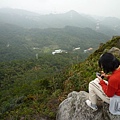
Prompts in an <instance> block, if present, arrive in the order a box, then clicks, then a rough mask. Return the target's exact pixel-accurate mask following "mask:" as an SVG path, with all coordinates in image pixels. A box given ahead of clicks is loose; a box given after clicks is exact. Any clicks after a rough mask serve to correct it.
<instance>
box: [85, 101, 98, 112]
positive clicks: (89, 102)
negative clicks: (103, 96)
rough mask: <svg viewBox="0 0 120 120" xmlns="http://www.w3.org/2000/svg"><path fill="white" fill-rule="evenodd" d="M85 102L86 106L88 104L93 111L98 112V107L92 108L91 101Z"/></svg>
mask: <svg viewBox="0 0 120 120" xmlns="http://www.w3.org/2000/svg"><path fill="white" fill-rule="evenodd" d="M85 102H86V104H87V105H88V106H89V107H90V108H92V109H93V110H95V111H96V110H98V108H97V106H92V103H91V101H90V100H86V101H85Z"/></svg>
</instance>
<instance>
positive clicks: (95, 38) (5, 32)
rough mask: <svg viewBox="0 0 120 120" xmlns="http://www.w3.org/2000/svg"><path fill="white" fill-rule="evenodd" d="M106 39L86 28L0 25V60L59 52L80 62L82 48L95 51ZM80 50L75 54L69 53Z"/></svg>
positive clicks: (107, 37)
mask: <svg viewBox="0 0 120 120" xmlns="http://www.w3.org/2000/svg"><path fill="white" fill-rule="evenodd" d="M109 38H110V37H109V36H107V35H104V34H102V33H99V32H96V31H94V30H92V29H90V28H79V27H70V26H66V27H65V28H47V29H37V28H36V29H35V28H34V29H25V28H21V27H18V26H16V25H12V24H5V23H0V43H1V44H0V61H11V60H19V59H29V58H36V54H37V55H38V57H39V56H41V55H43V54H52V52H53V51H54V50H56V49H62V50H64V51H66V52H67V53H69V54H71V56H73V57H75V56H76V54H75V53H76V52H77V54H78V55H79V56H83V59H84V58H85V56H87V54H86V55H85V54H84V50H85V49H89V48H93V51H94V50H95V49H96V48H98V46H99V44H100V43H105V42H106V41H107V40H108V39H109ZM77 47H80V50H79V51H73V49H74V48H77ZM73 53H74V54H73Z"/></svg>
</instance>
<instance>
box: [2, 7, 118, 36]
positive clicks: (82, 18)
mask: <svg viewBox="0 0 120 120" xmlns="http://www.w3.org/2000/svg"><path fill="white" fill-rule="evenodd" d="M0 21H1V22H4V23H9V24H15V25H18V26H21V27H24V28H40V29H44V28H64V27H65V26H75V27H81V28H85V27H89V28H91V29H93V30H97V31H99V32H101V33H104V34H106V35H109V36H110V37H112V36H113V35H118V34H119V33H120V29H119V24H120V20H119V19H117V18H116V20H115V18H114V20H113V19H111V18H105V19H102V20H99V19H95V18H93V17H91V16H87V15H83V14H79V13H78V12H76V11H74V10H71V11H69V12H67V13H63V14H47V15H40V14H37V13H33V12H29V11H25V10H19V9H0ZM98 24H99V25H98Z"/></svg>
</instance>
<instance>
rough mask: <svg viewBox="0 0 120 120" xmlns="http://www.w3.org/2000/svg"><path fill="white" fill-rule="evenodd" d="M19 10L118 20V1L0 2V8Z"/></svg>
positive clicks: (6, 0) (24, 0) (8, 0)
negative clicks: (81, 14) (94, 16)
mask: <svg viewBox="0 0 120 120" xmlns="http://www.w3.org/2000/svg"><path fill="white" fill-rule="evenodd" d="M2 7H11V8H19V9H25V10H30V11H36V12H40V13H63V12H68V11H69V10H75V11H77V12H79V13H85V14H90V15H99V16H113V17H119V18H120V0H0V8H2Z"/></svg>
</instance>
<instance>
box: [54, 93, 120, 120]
mask: <svg viewBox="0 0 120 120" xmlns="http://www.w3.org/2000/svg"><path fill="white" fill-rule="evenodd" d="M87 99H88V93H87V92H85V91H80V92H76V91H73V92H71V93H69V94H68V97H67V99H65V100H64V101H63V102H62V103H61V104H60V105H59V108H58V114H57V116H56V120H120V116H115V115H112V114H111V113H110V112H109V105H108V104H107V103H104V102H102V101H101V100H100V99H99V98H98V103H97V105H98V110H97V111H94V110H92V109H91V108H90V107H88V106H87V105H86V103H85V101H86V100H87Z"/></svg>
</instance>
